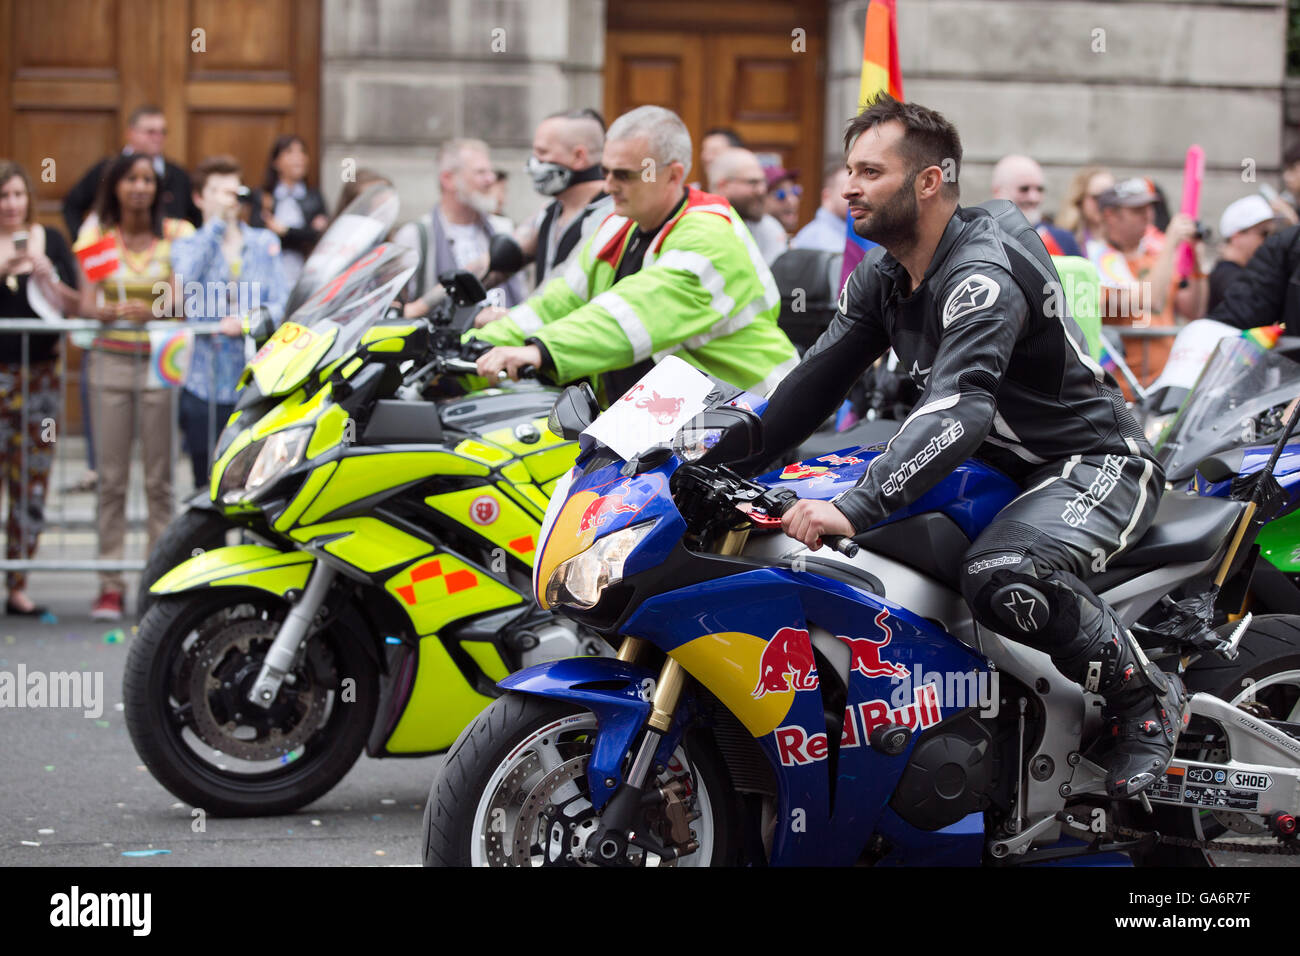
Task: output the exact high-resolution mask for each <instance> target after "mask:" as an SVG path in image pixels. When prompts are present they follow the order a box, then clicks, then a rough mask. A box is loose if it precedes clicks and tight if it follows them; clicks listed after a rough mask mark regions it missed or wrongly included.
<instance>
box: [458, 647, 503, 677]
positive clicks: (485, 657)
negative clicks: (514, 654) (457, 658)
mask: <svg viewBox="0 0 1300 956" xmlns="http://www.w3.org/2000/svg"><path fill="white" fill-rule="evenodd" d="M460 646H461V647H463V648H464V649H465V653H466V654H468V655H469V656H470V657H472V658H473V659H474V663H475V664H477V665H478V666H479V667H480V668H481V669H482V670H483V673H484V674H486V675H487V676H488V678H489V679H490V680H494V681H499V680H504V679H505V678H506V677H508V676H509V674H510V671H509V670H508V669H507V668H506V663H505V661H503V660H502V659H501V654H500V653H499V652H498V651H497V649H496V645H495V644H492V643H491V642H490V641H461V642H460Z"/></svg>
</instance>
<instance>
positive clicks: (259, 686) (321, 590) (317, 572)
mask: <svg viewBox="0 0 1300 956" xmlns="http://www.w3.org/2000/svg"><path fill="white" fill-rule="evenodd" d="M336 573H337V572H336V571H335V570H334V569H333V568H332V567H330V566H329V565H328V564H326V563H325V562H324V561H317V562H316V566H315V567H313V568H312V571H311V577H309V578H308V579H307V587H306V588H305V589H304V590H303V592H302V596H301V597H300V598H299V599H298V600H297V601H295V602H294V604H293V606H292V607H290V608H289V613H288V614H287V615H286V616H285V619H284V622H283V623H282V624H281V625H280V630H279V631H277V632H276V635H275V640H274V641H272V642H271V647H270V649H269V650H268V651H267V652H266V660H264V661H263V662H262V669H261V670H260V671H258V673H257V680H255V681H254V682H253V686H252V688H251V689H250V690H249V692H248V699H249V700H250V701H251V702H252V703H254V704H256V705H257V706H258V707H261V708H263V709H265V708H269V707H270V706H271V704H272V703H273V702H274V701H275V698H276V695H277V694H279V693H280V685H281V684H283V683H284V681H285V678H286V676H287V675H288V674H289V671H290V670H291V669H292V668H293V662H294V660H295V659H296V658H297V656H298V649H299V648H300V647H301V646H302V642H303V640H304V639H305V638H306V637H307V632H308V630H309V629H310V628H311V622H312V621H313V620H314V619H315V617H316V612H317V611H319V610H320V607H321V605H322V604H324V603H325V596H326V595H327V594H329V589H330V585H331V584H332V583H333V582H334V576H335V574H336Z"/></svg>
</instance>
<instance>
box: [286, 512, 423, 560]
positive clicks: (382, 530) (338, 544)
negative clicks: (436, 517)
mask: <svg viewBox="0 0 1300 956" xmlns="http://www.w3.org/2000/svg"><path fill="white" fill-rule="evenodd" d="M337 534H342V535H343V537H340V538H336V539H335V540H333V541H330V542H327V543H326V544H325V545H323V547H324V549H325V550H326V551H328V552H329V553H330V554H332V555H334V556H335V557H337V558H340V559H341V560H343V561H346V562H348V564H351V565H353V566H354V567H357V568H360V569H361V570H362V571H365V572H367V573H374V572H375V571H382V570H384V568H391V567H393V566H394V565H397V564H404V563H406V562H409V561H413V560H414V559H415V558H418V557H419V556H420V555H422V554H428V553H429V552H430V551H432V550H433V547H432V545H430V544H428V543H427V542H424V541H421V540H420V539H419V538H416V537H413V536H412V535H409V534H407V533H406V532H404V531H399V530H397V529H396V528H394V527H393V526H392V525H390V524H385V523H384V522H383V521H380V520H379V519H378V518H364V517H363V518H344V519H343V520H342V521H327V522H325V523H324V524H313V525H309V526H307V527H305V528H296V529H295V530H293V531H291V532H290V537H292V538H294V540H296V541H310V540H312V539H313V538H319V537H323V536H329V535H337Z"/></svg>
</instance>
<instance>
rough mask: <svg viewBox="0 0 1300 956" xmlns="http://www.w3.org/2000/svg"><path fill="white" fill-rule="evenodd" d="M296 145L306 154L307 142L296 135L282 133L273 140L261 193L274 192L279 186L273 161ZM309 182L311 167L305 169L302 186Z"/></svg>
mask: <svg viewBox="0 0 1300 956" xmlns="http://www.w3.org/2000/svg"><path fill="white" fill-rule="evenodd" d="M294 143H297V144H298V145H299V146H301V147H302V151H303V152H304V153H305V152H307V141H306V140H305V139H303V138H302V137H301V136H299V135H298V134H297V133H284V134H282V135H280V136H277V137H276V138H275V142H274V143H272V144H271V152H270V153H269V154H268V155H267V157H266V175H265V176H263V177H262V191H263V192H265V193H268V194H269V193H273V192H275V187H276V186H278V185H279V184H280V174H279V173H277V172H276V171H275V161H276V160H277V159H279V158H280V154H281V153H283V152H284V151H285V150H286V149H288V148H289V147H290V146H292V145H293V144H294ZM310 180H311V166H308V167H307V175H306V176H304V177H303V185H304V186H305V185H307V183H308V182H309V181H310Z"/></svg>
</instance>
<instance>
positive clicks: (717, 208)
mask: <svg viewBox="0 0 1300 956" xmlns="http://www.w3.org/2000/svg"><path fill="white" fill-rule="evenodd" d="M690 211H691V212H716V213H721V214H722V215H724V216H726V217H727V219H731V207H730V206H723V205H722V204H720V203H716V202H715V203H709V204H708V205H707V206H692V207H691V208H690Z"/></svg>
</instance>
